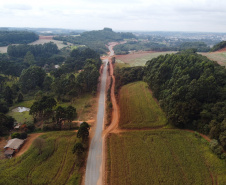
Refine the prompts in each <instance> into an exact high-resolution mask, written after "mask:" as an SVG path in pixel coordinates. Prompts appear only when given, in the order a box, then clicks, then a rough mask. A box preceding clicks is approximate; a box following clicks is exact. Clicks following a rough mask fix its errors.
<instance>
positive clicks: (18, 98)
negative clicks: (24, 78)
mask: <svg viewBox="0 0 226 185" xmlns="http://www.w3.org/2000/svg"><path fill="white" fill-rule="evenodd" d="M23 100H24V97H23V95H22V94H21V93H19V94H18V97H17V102H22V101H23Z"/></svg>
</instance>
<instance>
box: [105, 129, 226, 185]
mask: <svg viewBox="0 0 226 185" xmlns="http://www.w3.org/2000/svg"><path fill="white" fill-rule="evenodd" d="M108 147H109V152H108V170H109V172H108V184H120V185H124V184H125V185H126V184H162V185H164V184H166V185H168V184H197V185H201V184H205V185H208V184H210V185H211V184H222V185H223V184H226V176H225V173H226V165H225V161H223V160H220V159H218V158H217V156H216V155H214V154H213V153H212V152H211V151H210V149H209V146H208V143H207V142H206V141H205V140H204V139H203V138H201V137H195V135H194V133H190V132H187V131H181V130H162V129H160V130H153V131H132V132H125V133H121V134H111V135H110V137H109V138H108Z"/></svg>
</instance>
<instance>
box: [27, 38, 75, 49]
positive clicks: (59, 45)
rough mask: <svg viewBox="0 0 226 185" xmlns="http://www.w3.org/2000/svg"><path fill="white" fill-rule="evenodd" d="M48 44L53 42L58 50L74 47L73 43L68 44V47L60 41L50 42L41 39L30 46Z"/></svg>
mask: <svg viewBox="0 0 226 185" xmlns="http://www.w3.org/2000/svg"><path fill="white" fill-rule="evenodd" d="M48 42H53V43H55V44H56V45H57V47H58V49H62V48H64V47H67V46H72V45H73V44H71V43H69V42H68V43H67V45H65V44H63V41H59V40H49V39H39V40H36V41H34V42H32V43H30V45H37V44H45V43H48Z"/></svg>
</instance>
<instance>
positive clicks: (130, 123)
mask: <svg viewBox="0 0 226 185" xmlns="http://www.w3.org/2000/svg"><path fill="white" fill-rule="evenodd" d="M119 107H120V120H119V126H120V127H121V128H145V127H149V128H150V127H157V126H163V125H165V124H166V117H165V115H164V113H163V112H162V110H161V109H160V107H159V105H158V104H157V102H156V101H155V99H154V98H153V97H152V94H151V92H150V91H149V89H148V86H147V84H146V83H145V82H135V83H130V84H127V85H125V86H123V87H122V88H121V90H120V98H119Z"/></svg>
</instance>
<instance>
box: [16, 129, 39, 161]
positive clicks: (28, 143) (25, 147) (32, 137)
mask: <svg viewBox="0 0 226 185" xmlns="http://www.w3.org/2000/svg"><path fill="white" fill-rule="evenodd" d="M42 134H43V133H36V134H30V135H29V136H28V138H27V140H26V142H25V143H24V145H23V146H22V148H21V149H20V150H19V152H18V153H16V154H15V155H14V157H19V156H21V155H22V154H23V153H24V152H26V151H27V150H28V149H29V147H30V146H31V144H32V142H33V141H34V140H35V139H36V138H37V137H39V136H40V135H42Z"/></svg>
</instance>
